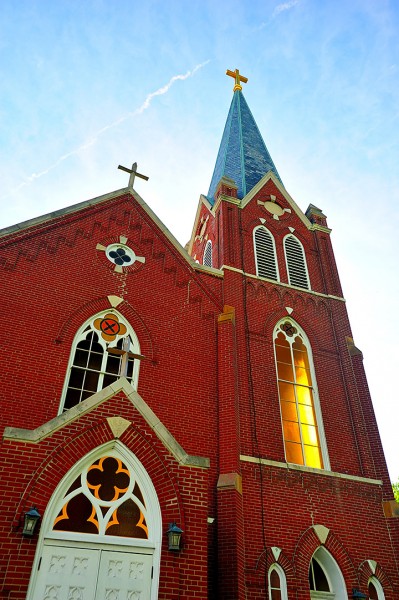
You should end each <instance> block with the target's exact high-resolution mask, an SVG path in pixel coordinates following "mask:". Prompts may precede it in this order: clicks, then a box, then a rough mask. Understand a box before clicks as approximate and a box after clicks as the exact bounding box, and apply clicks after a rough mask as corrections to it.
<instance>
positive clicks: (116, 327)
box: [60, 311, 140, 412]
mask: <svg viewBox="0 0 399 600" xmlns="http://www.w3.org/2000/svg"><path fill="white" fill-rule="evenodd" d="M134 354H140V347H139V342H138V339H137V336H136V334H135V332H134V331H133V329H132V328H131V327H130V325H129V323H128V322H127V321H125V320H124V319H123V317H122V316H121V315H120V314H119V313H117V312H116V311H104V312H103V313H100V314H99V315H96V316H95V317H92V318H91V319H89V320H88V321H86V323H84V325H83V326H82V327H81V328H80V329H79V331H78V333H77V334H76V336H75V339H74V341H73V344H72V350H71V355H70V359H69V366H68V372H67V376H66V379H65V386H64V391H63V394H62V399H61V405H60V412H62V411H64V410H67V409H68V408H72V407H73V406H76V405H77V404H79V403H80V402H82V401H83V400H85V399H86V398H88V397H89V396H92V395H93V394H94V393H95V392H98V391H99V390H101V389H103V388H105V387H107V386H108V385H110V384H111V383H113V382H114V381H116V380H117V379H118V378H119V377H121V376H125V377H126V379H127V380H128V381H129V382H130V383H132V385H133V386H134V387H137V378H138V369H139V361H138V360H135V359H134V356H133V355H134Z"/></svg>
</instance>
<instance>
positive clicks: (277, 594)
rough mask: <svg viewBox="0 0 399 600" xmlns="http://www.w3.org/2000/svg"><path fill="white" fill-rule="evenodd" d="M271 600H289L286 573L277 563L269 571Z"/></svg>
mask: <svg viewBox="0 0 399 600" xmlns="http://www.w3.org/2000/svg"><path fill="white" fill-rule="evenodd" d="M269 600H287V582H286V579H285V573H284V571H283V569H282V568H281V567H280V565H278V564H277V563H275V564H273V565H272V566H271V567H270V569H269Z"/></svg>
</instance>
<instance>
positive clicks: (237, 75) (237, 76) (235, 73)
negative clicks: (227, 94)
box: [226, 69, 248, 92]
mask: <svg viewBox="0 0 399 600" xmlns="http://www.w3.org/2000/svg"><path fill="white" fill-rule="evenodd" d="M226 75H229V76H230V77H234V79H235V80H236V84H235V86H234V87H233V92H236V91H237V90H242V86H241V85H240V81H242V82H243V83H247V81H248V78H247V77H243V76H242V75H240V71H239V70H238V69H236V70H235V71H229V69H227V71H226Z"/></svg>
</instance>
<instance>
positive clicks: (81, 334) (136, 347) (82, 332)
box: [58, 308, 141, 415]
mask: <svg viewBox="0 0 399 600" xmlns="http://www.w3.org/2000/svg"><path fill="white" fill-rule="evenodd" d="M108 314H112V315H115V316H116V317H117V318H118V320H119V321H120V322H121V323H122V324H123V325H125V327H126V330H127V331H126V334H125V335H123V336H117V338H116V339H115V340H114V341H112V342H109V343H108V344H107V343H106V342H105V341H103V340H101V341H100V335H99V334H100V332H97V331H95V330H94V329H93V327H90V325H91V324H92V323H93V322H94V321H95V320H96V319H99V318H101V317H104V316H105V315H108ZM88 327H90V329H89V330H88V331H87V332H86V329H87V328H88ZM90 331H95V333H97V334H98V338H99V343H100V345H101V346H103V349H104V354H103V357H102V364H101V367H103V364H104V360H105V355H106V352H107V350H106V349H107V348H115V347H116V345H117V343H118V342H119V341H120V340H121V339H124V338H126V337H128V336H129V337H130V338H131V341H132V347H131V348H130V352H134V353H135V354H141V352H140V344H139V340H138V337H137V335H136V332H135V331H134V329H133V328H132V326H131V325H130V323H129V322H128V321H127V319H125V318H124V317H123V315H121V313H119V312H118V311H117V310H115V309H112V308H110V309H106V310H103V311H101V312H99V313H97V314H95V315H93V316H91V317H90V318H89V319H86V321H85V322H84V323H83V325H81V326H80V327H79V329H78V330H77V332H76V334H75V337H74V338H73V341H72V344H71V350H70V352H69V359H68V366H67V369H66V374H65V380H64V385H63V388H62V393H61V398H60V404H59V408H58V414H59V415H60V414H62V413H64V412H65V411H66V410H69V408H66V409H64V404H65V400H66V395H67V391H68V388H69V380H70V375H71V371H72V368H73V366H74V360H75V355H76V350H77V346H78V344H79V343H80V342H81V341H83V340H84V339H85V338H86V337H87V335H88V334H89V333H90ZM85 370H87V369H85ZM139 370H140V360H137V359H135V360H134V362H133V373H132V379H131V385H132V386H133V388H134V389H135V390H137V385H138V378H139ZM98 372H99V373H100V375H99V377H98V382H97V390H96V391H94V392H93V394H96V393H97V392H99V391H100V390H102V389H103V386H102V382H103V379H104V373H105V372H104V371H103V369H101V370H100V371H98ZM93 394H92V395H93ZM89 397H90V396H89ZM81 402H82V400H81V401H80V402H78V403H77V404H74V405H73V406H71V407H70V408H74V407H75V406H78V405H79V404H81Z"/></svg>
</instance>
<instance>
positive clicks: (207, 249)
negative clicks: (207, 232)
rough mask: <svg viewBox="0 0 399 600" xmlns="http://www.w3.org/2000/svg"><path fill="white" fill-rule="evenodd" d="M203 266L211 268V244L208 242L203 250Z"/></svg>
mask: <svg viewBox="0 0 399 600" xmlns="http://www.w3.org/2000/svg"><path fill="white" fill-rule="evenodd" d="M202 262H203V264H204V265H206V266H207V267H212V242H211V240H208V241H207V243H206V246H205V250H204V259H203V261H202Z"/></svg>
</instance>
